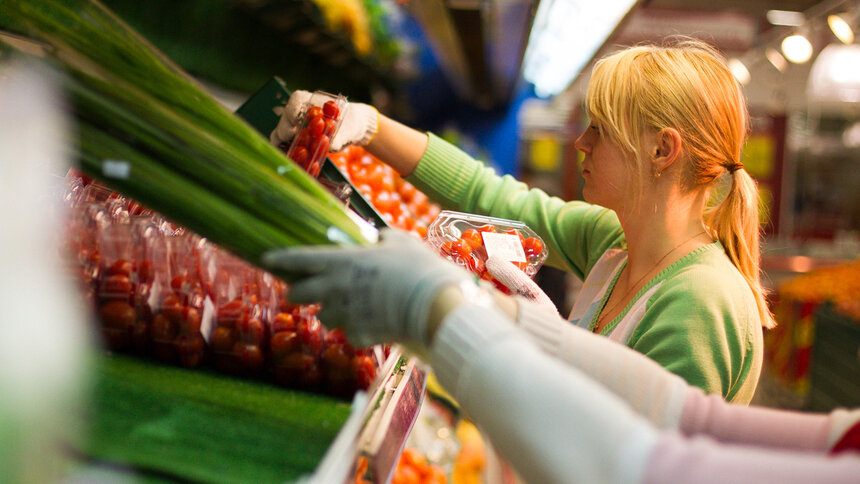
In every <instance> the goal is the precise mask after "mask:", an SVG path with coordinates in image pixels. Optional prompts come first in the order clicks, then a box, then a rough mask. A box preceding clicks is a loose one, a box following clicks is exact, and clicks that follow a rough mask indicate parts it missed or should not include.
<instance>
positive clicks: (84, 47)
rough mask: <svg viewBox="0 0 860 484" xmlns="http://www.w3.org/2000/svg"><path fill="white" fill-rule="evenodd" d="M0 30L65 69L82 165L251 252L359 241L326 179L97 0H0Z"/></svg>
mask: <svg viewBox="0 0 860 484" xmlns="http://www.w3.org/2000/svg"><path fill="white" fill-rule="evenodd" d="M0 30H2V31H5V32H7V33H13V34H15V35H19V36H23V37H26V38H28V39H32V40H35V41H38V42H40V43H42V44H43V45H44V46H46V49H45V51H46V52H47V57H48V58H49V59H50V60H51V61H53V62H54V63H56V64H58V65H59V66H61V68H62V69H63V70H64V72H65V73H66V74H65V79H66V86H67V88H68V90H69V92H70V94H71V99H72V104H73V108H74V111H75V115H76V117H77V118H78V119H79V121H80V143H79V145H78V148H77V155H78V157H79V159H80V162H81V167H82V169H83V170H84V171H85V172H87V173H88V174H90V175H92V176H95V177H97V178H100V179H102V180H104V181H106V182H107V183H108V184H109V185H112V186H114V187H115V188H116V189H118V190H119V191H121V192H123V193H126V194H128V195H129V196H131V197H134V198H135V199H137V200H139V201H141V202H142V203H144V204H146V205H148V206H150V207H151V208H153V209H155V210H157V211H159V212H161V213H163V214H164V215H166V216H167V217H170V218H172V219H174V220H176V221H177V222H180V223H182V224H185V225H186V226H188V227H189V228H191V229H192V230H195V231H197V232H199V233H200V234H201V235H203V236H206V237H208V238H209V239H210V240H212V241H214V242H216V243H218V244H220V245H222V246H224V247H226V248H229V249H231V250H233V251H234V252H236V253H237V254H238V255H240V256H242V257H244V258H246V259H248V260H249V261H250V262H252V263H256V262H257V257H258V256H259V255H260V254H261V253H262V252H263V251H265V250H266V249H269V248H273V247H279V246H285V245H296V244H330V243H349V244H366V243H368V241H367V239H366V238H365V237H364V236H363V235H362V234H361V232H360V230H359V228H358V226H357V225H356V224H355V222H353V220H352V219H350V218H349V216H348V215H347V212H346V209H345V208H344V207H343V206H342V204H341V203H340V202H339V201H338V200H337V199H336V198H335V197H334V196H332V195H331V194H330V193H329V192H328V191H327V190H326V189H325V188H324V187H322V186H321V185H320V184H319V183H318V182H317V181H316V180H314V179H313V178H312V177H310V176H309V175H308V174H307V173H305V172H304V171H303V170H302V169H301V168H300V167H299V166H298V165H296V164H295V163H294V162H292V161H291V160H289V159H288V158H286V157H285V156H284V155H283V154H282V153H281V152H280V151H279V150H278V149H277V148H275V147H274V146H271V145H270V144H269V142H268V140H266V139H265V138H263V137H262V136H260V134H259V133H257V132H256V131H254V129H253V128H251V127H250V126H249V125H248V124H246V123H245V122H244V121H243V120H242V119H240V118H239V117H237V116H236V115H234V114H233V113H231V112H229V111H227V110H226V109H225V108H224V107H222V106H221V105H220V104H218V103H217V102H216V101H215V100H214V99H213V98H212V97H210V96H209V95H208V94H207V93H206V92H205V91H203V89H201V88H200V87H199V86H198V85H197V84H196V83H195V82H194V81H193V80H192V79H191V78H190V77H189V76H187V74H185V73H184V72H182V71H181V69H179V68H178V67H176V66H175V65H174V64H173V63H171V62H170V61H169V60H168V59H167V58H166V57H164V56H163V55H162V54H161V53H159V52H158V51H157V50H156V49H154V48H153V47H151V46H150V45H149V44H148V43H147V42H146V41H145V40H144V39H142V38H141V37H140V36H139V35H137V34H136V33H135V32H134V31H133V30H132V29H130V28H129V27H128V26H127V25H125V24H124V23H123V22H122V21H121V20H120V19H119V18H117V17H116V16H115V15H114V14H113V13H112V12H110V11H109V10H108V9H107V8H105V7H104V6H103V5H102V4H100V3H99V2H97V1H95V0H0ZM7 38H8V37H7ZM0 40H2V41H4V42H5V39H4V37H3V36H2V35H0ZM9 45H11V46H12V47H13V48H14V47H15V45H14V44H9ZM106 160H107V161H108V162H109V163H126V164H127V165H126V166H127V167H128V168H129V170H128V172H127V173H128V176H127V177H125V178H117V177H112V176H110V172H109V170H108V171H106V168H105V166H106V165H105V162H106ZM333 233H335V234H336V236H334V237H333V236H332V234H333Z"/></svg>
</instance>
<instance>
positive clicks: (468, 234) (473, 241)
mask: <svg viewBox="0 0 860 484" xmlns="http://www.w3.org/2000/svg"><path fill="white" fill-rule="evenodd" d="M460 238H461V239H463V240H465V241H466V243H468V244H469V246H470V247H472V249H477V248H478V247H481V246H482V245H484V238H483V237H481V233H480V232H478V231H477V230H475V229H468V230H464V231H463V233H462V234H460Z"/></svg>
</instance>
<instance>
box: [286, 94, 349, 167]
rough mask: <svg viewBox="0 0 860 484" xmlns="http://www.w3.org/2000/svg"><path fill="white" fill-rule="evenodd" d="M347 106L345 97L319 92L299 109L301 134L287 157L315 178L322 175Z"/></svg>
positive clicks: (298, 132) (290, 148)
mask: <svg viewBox="0 0 860 484" xmlns="http://www.w3.org/2000/svg"><path fill="white" fill-rule="evenodd" d="M346 105H347V102H346V98H345V97H344V96H336V95H334V94H329V93H327V92H322V91H315V92H314V93H313V94H311V97H310V99H309V100H308V101H307V102H306V103H305V104H304V105H303V106H301V107H300V108H299V115H298V123H297V127H298V131H297V132H296V136H295V138H293V141H292V143H291V144H290V147H289V149H288V150H287V151H286V153H287V156H289V157H290V159H292V160H293V161H295V162H296V163H298V164H299V166H301V167H302V168H304V169H305V171H307V172H308V173H310V174H311V175H312V176H314V177H317V176H319V174H320V169H321V168H322V164H323V161H325V158H326V156H327V155H328V152H329V146H330V144H331V139H332V138H334V135H335V134H336V133H337V130H338V129H339V128H340V123H341V121H342V120H343V110H344V109H345V108H346ZM282 148H283V147H282Z"/></svg>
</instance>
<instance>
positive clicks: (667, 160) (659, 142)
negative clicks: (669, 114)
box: [651, 128, 681, 177]
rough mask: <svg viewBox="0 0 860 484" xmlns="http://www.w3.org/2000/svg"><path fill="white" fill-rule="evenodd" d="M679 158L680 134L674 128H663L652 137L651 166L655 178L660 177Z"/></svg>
mask: <svg viewBox="0 0 860 484" xmlns="http://www.w3.org/2000/svg"><path fill="white" fill-rule="evenodd" d="M680 156H681V133H680V132H679V131H678V130H677V129H675V128H663V129H661V130H660V131H658V132H657V134H656V135H655V137H654V145H653V146H652V148H651V164H652V167H653V169H654V173H655V175H656V176H658V177H659V176H660V174H662V173H663V171H665V170H666V169H667V168H669V167H670V166H672V164H673V163H675V161H677V160H678V158H679V157H680Z"/></svg>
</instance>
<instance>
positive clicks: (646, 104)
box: [585, 37, 776, 328]
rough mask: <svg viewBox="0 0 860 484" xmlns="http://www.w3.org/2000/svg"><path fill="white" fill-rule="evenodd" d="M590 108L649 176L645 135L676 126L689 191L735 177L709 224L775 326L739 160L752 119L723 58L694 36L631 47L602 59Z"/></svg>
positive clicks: (751, 193)
mask: <svg viewBox="0 0 860 484" xmlns="http://www.w3.org/2000/svg"><path fill="white" fill-rule="evenodd" d="M585 103H586V109H587V110H588V114H589V116H590V117H591V118H592V119H593V120H594V121H596V122H597V123H599V124H600V126H601V135H602V136H606V137H608V138H609V139H610V140H612V141H613V142H614V143H615V144H617V145H618V146H619V148H620V149H621V150H622V151H623V152H625V153H626V154H627V155H629V156H628V159H629V160H631V163H634V167H633V168H634V169H635V170H636V172H637V173H640V174H643V173H650V171H647V169H646V164H645V160H646V159H647V157H646V156H643V155H644V154H643V153H640V146H642V144H641V143H642V135H643V134H645V133H647V132H654V131H659V130H661V129H663V128H669V127H671V128H675V129H677V130H678V131H679V132H680V134H681V137H682V140H683V141H682V143H683V150H684V153H685V159H686V160H688V161H689V162H688V163H687V164H686V165H685V166H684V168H683V170H682V175H681V184H682V188H684V189H686V190H692V189H694V188H699V187H702V188H705V189H710V187H711V186H713V184H714V183H715V182H716V180H717V179H718V178H719V177H720V176H721V175H722V174H724V173H726V172H729V173H730V174H731V175H730V176H731V177H732V183H731V188H730V189H729V191H728V194H727V195H726V197H725V198H724V199H723V201H722V202H720V203H719V204H717V205H715V206H712V207H710V208H708V209H707V210H706V212H705V223H706V226H707V227H708V230H709V231H710V233H711V235H712V236H714V237H715V238H717V240H719V241H720V243H721V244H722V245H723V247H724V249H725V251H726V255H728V257H729V259H730V260H731V261H732V263H733V264H734V265H735V267H737V269H738V271H740V273H741V274H742V275H743V277H744V279H745V280H746V282H747V284H749V287H750V289H752V292H753V294H754V296H755V299H756V304H757V305H758V310H759V315H760V317H761V321H762V325H763V326H764V327H766V328H771V327H773V326H775V325H776V323H775V322H774V320H773V316H772V315H771V312H770V309H769V308H768V306H767V301H766V291H765V289H764V287H762V284H761V276H760V268H759V256H760V253H759V237H760V233H759V217H758V192H757V188H756V183H755V181H754V180H753V179H752V177H751V176H750V175H749V174H748V173H747V172H746V171H745V170H743V169H742V168H743V165H742V164H741V162H740V156H741V149H742V147H743V144H744V141H745V140H746V136H747V132H748V130H749V115H748V113H747V107H746V101H745V99H744V96H743V92H742V90H741V87H740V85H739V84H738V82H737V81H736V80H735V78H734V76H733V75H732V74H731V72H730V71H729V69H728V68H727V67H726V63H725V59H724V58H723V57H722V55H720V54H719V53H718V52H717V51H716V50H715V49H714V48H713V47H711V46H709V45H708V44H705V43H704V42H701V41H699V40H697V39H692V38H689V37H672V38H669V39H667V42H666V43H665V44H664V45H661V46H657V45H639V46H635V47H630V48H628V49H625V50H622V51H620V52H617V53H614V54H612V55H609V56H608V57H605V58H603V59H601V60H600V61H598V62H597V64H596V65H595V67H594V71H593V73H592V77H591V81H590V83H589V86H588V93H587V95H586V101H585Z"/></svg>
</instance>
